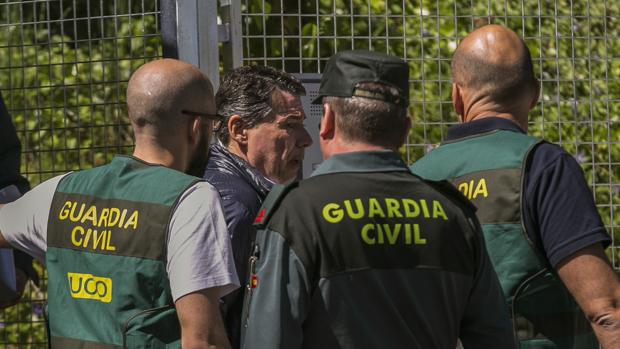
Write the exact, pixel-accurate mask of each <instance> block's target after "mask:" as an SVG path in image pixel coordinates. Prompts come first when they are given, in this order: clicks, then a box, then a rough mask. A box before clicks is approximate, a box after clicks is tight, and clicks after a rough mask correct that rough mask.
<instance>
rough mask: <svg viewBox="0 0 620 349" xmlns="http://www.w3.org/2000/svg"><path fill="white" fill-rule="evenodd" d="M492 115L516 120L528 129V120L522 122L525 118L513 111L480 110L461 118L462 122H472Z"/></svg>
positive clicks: (524, 128) (516, 122) (525, 129)
mask: <svg viewBox="0 0 620 349" xmlns="http://www.w3.org/2000/svg"><path fill="white" fill-rule="evenodd" d="M491 117H493V118H502V119H506V120H510V121H512V122H514V123H515V124H517V125H519V126H520V127H521V128H522V129H523V130H524V131H527V122H525V123H524V122H522V120H524V118H522V117H519V116H516V115H515V114H512V113H505V112H493V111H486V112H479V113H477V114H474V115H472V114H469V115H467V116H465V117H464V118H463V120H461V122H463V123H466V122H471V121H475V120H481V119H485V118H491ZM525 120H527V118H525Z"/></svg>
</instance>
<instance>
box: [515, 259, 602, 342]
mask: <svg viewBox="0 0 620 349" xmlns="http://www.w3.org/2000/svg"><path fill="white" fill-rule="evenodd" d="M512 316H513V321H514V326H515V331H516V333H517V337H518V338H519V342H520V348H521V349H526V348H536V349H538V348H542V349H547V348H549V349H556V348H557V349H593V348H598V343H597V341H596V339H595V336H594V333H593V331H592V328H591V326H590V324H589V322H588V320H587V319H586V317H585V315H584V314H583V313H582V312H581V310H580V309H579V306H578V305H577V303H576V302H575V301H574V300H573V298H572V296H571V295H570V294H569V293H568V291H567V290H566V288H565V287H564V285H563V284H562V283H561V281H560V280H559V278H558V277H557V276H556V275H555V274H554V273H551V272H549V271H546V270H543V271H541V272H539V273H537V274H536V275H535V276H533V277H531V278H530V279H528V280H527V281H525V282H524V283H523V284H522V285H521V286H520V287H519V289H518V290H517V292H516V294H515V298H514V299H513V303H512Z"/></svg>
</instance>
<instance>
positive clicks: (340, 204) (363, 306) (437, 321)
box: [242, 50, 516, 349]
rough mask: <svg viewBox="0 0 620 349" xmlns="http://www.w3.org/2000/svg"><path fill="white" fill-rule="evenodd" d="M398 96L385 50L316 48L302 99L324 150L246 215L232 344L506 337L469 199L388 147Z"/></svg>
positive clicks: (403, 104)
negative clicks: (250, 222) (317, 71)
mask: <svg viewBox="0 0 620 349" xmlns="http://www.w3.org/2000/svg"><path fill="white" fill-rule="evenodd" d="M408 99H409V67H408V65H407V63H405V62H404V61H403V60H401V59H399V58H397V57H394V56H388V55H386V54H383V53H378V52H370V51H364V50H355V51H343V52H339V53H337V54H336V55H335V56H333V57H331V58H330V60H329V61H328V63H327V66H326V68H325V72H324V74H323V77H322V79H321V87H320V89H319V94H318V97H317V98H316V99H315V101H314V103H320V104H321V105H322V106H323V117H322V119H321V125H320V131H319V136H320V138H319V141H320V145H321V152H322V154H323V157H324V158H325V159H326V160H325V161H324V162H323V163H322V164H321V166H320V167H319V168H317V169H316V171H315V172H314V173H313V174H312V176H311V177H310V178H308V179H305V180H303V181H301V182H293V183H289V184H288V185H280V186H276V187H274V188H273V190H272V191H271V192H270V194H269V196H267V198H266V199H265V202H264V203H263V206H262V208H261V210H260V211H259V214H258V216H257V217H256V220H255V224H256V225H257V227H258V228H260V230H259V232H258V234H257V237H256V242H257V243H256V246H255V247H254V251H253V253H252V257H251V259H250V268H249V269H250V273H251V279H250V283H249V286H248V288H247V294H246V299H245V307H244V313H245V314H246V315H245V316H244V317H243V321H244V323H243V327H242V330H243V331H245V332H244V334H243V337H244V338H243V344H242V347H243V348H244V349H254V348H255V349H267V348H269V349H279V348H282V349H296V348H306V349H314V348H315V349H336V348H338V349H349V348H350V349H365V348H373V349H374V348H408V349H454V348H455V347H456V343H457V338H458V337H459V336H460V338H461V340H462V342H463V343H464V344H465V346H466V348H469V349H512V348H515V347H516V346H515V344H516V343H515V339H514V336H513V334H512V330H511V326H510V320H509V318H508V311H507V307H506V304H505V303H504V301H503V296H502V294H501V287H500V285H499V281H498V279H497V276H496V275H495V273H494V272H493V268H492V266H491V264H490V261H489V257H488V255H487V253H486V251H485V248H484V244H483V240H482V233H481V231H480V225H479V224H478V222H477V219H476V216H475V212H474V208H473V206H472V205H471V204H470V203H469V202H468V201H467V200H465V199H464V198H463V197H462V196H461V195H460V194H459V193H458V192H457V191H456V190H455V189H454V188H453V187H452V186H451V185H449V184H448V183H445V182H430V181H424V180H421V179H420V178H418V177H417V176H414V175H412V174H411V172H410V171H409V169H408V168H407V165H405V163H404V162H403V161H402V159H401V158H400V156H399V154H398V153H397V151H398V149H399V148H400V147H401V146H402V144H403V142H404V140H405V138H406V137H407V134H408V133H409V128H410V126H411V121H410V119H409V117H408V116H407V105H408Z"/></svg>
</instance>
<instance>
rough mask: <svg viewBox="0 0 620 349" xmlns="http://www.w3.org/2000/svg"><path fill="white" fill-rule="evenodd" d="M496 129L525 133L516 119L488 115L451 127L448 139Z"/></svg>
mask: <svg viewBox="0 0 620 349" xmlns="http://www.w3.org/2000/svg"><path fill="white" fill-rule="evenodd" d="M495 130H506V131H512V132H518V133H523V134H525V131H523V129H522V128H521V127H520V126H519V125H517V124H516V123H515V122H514V121H510V120H508V119H504V118H499V117H488V118H484V119H480V120H474V121H470V122H467V123H464V124H458V125H454V126H452V127H450V128H449V129H448V137H447V138H446V141H454V140H457V139H461V138H465V137H470V136H475V135H478V134H481V133H487V132H491V131H495Z"/></svg>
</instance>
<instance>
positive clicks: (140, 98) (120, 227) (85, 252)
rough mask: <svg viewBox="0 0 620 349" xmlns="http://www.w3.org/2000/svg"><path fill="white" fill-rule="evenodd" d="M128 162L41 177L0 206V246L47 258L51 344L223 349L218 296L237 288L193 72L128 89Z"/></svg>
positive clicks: (210, 102) (162, 68) (201, 93)
mask: <svg viewBox="0 0 620 349" xmlns="http://www.w3.org/2000/svg"><path fill="white" fill-rule="evenodd" d="M127 107H128V112H129V119H130V121H131V125H132V128H133V130H134V135H135V149H134V152H133V155H132V156H116V157H115V158H114V159H113V160H112V162H111V163H109V164H107V165H104V166H100V167H96V168H93V169H90V170H84V171H78V172H72V173H69V174H66V175H62V176H58V177H55V178H53V179H51V180H48V181H46V182H44V183H42V184H40V185H39V186H37V187H36V188H34V189H33V190H31V191H30V192H29V193H27V194H26V195H24V196H23V197H22V198H21V199H19V200H17V201H15V202H14V203H11V204H8V205H6V206H4V207H3V208H2V209H0V246H4V247H8V246H12V247H14V248H17V249H20V250H23V251H26V252H28V253H29V254H31V255H33V256H34V257H35V258H37V259H39V260H41V261H45V264H46V267H47V271H48V304H49V328H50V342H51V343H50V344H51V347H52V348H54V349H59V348H101V349H107V348H110V349H112V348H121V347H122V348H145V347H149V348H154V347H164V346H165V347H166V348H180V347H181V346H182V347H183V348H228V347H229V344H228V340H227V338H226V333H225V330H224V327H223V323H222V320H221V318H220V313H219V311H218V299H219V298H220V297H222V296H224V295H225V294H227V293H228V292H230V291H231V290H233V289H234V288H236V287H237V285H238V280H237V276H236V274H235V270H234V265H233V260H232V252H231V250H230V242H229V239H228V237H227V235H226V225H225V224H226V223H225V221H224V217H223V213H222V209H221V203H220V200H219V196H218V194H217V192H216V191H215V189H214V188H213V187H212V186H211V185H209V184H208V183H206V182H204V181H203V180H201V179H199V178H196V177H193V176H190V175H187V174H186V172H188V171H191V170H192V169H200V168H204V166H205V161H206V152H207V144H208V142H209V135H210V133H211V129H212V123H213V120H214V119H217V116H216V114H215V103H214V98H213V91H212V87H211V83H210V82H209V80H208V79H207V77H206V76H204V75H203V74H202V73H201V72H200V70H198V69H197V68H196V67H194V66H192V65H190V64H188V63H184V62H181V61H177V60H172V59H163V60H157V61H153V62H150V63H147V64H144V65H143V66H141V67H140V68H139V69H138V70H137V71H136V72H135V73H134V74H133V75H132V77H131V79H130V80H129V84H128V87H127Z"/></svg>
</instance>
